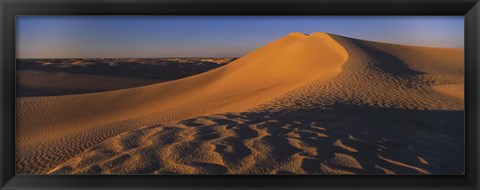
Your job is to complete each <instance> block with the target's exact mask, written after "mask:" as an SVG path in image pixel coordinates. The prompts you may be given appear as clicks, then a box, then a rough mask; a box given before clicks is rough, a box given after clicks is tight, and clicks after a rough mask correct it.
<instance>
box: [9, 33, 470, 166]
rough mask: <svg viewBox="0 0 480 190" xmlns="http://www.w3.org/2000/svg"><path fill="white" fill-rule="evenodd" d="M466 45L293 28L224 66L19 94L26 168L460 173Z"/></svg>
mask: <svg viewBox="0 0 480 190" xmlns="http://www.w3.org/2000/svg"><path fill="white" fill-rule="evenodd" d="M463 81H464V58H463V49H455V48H432V47H417V46H406V45H396V44H387V43H381V42H372V41H365V40H359V39H352V38H348V37H343V36H338V35H333V34H327V33H320V32H317V33H312V34H310V35H306V34H302V33H298V32H294V33H291V34H289V35H287V36H285V37H283V38H280V39H278V40H276V41H273V42H271V43H269V44H267V45H265V46H263V47H260V48H258V49H256V50H254V51H252V52H251V53H249V54H247V55H245V56H242V57H240V58H239V59H237V60H235V61H233V62H230V63H228V64H226V65H224V66H221V67H218V68H216V69H212V70H210V71H207V72H203V73H200V74H196V75H193V76H188V77H184V78H181V79H177V80H171V81H167V82H161V83H157V84H152V85H146V86H140V87H134V88H126V89H120V90H112V91H107V92H97V93H87V94H74V95H63V96H45V97H20V98H18V99H17V142H18V143H17V155H16V156H17V173H24V174H25V173H27V174H28V173H36V174H39V173H40V174H41V173H49V174H462V173H463V172H464V164H463V163H464V162H463V161H464V146H463V145H464V139H463V131H464V128H463V113H464V111H463V110H464V100H463V84H464V82H463Z"/></svg>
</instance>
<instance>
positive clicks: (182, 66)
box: [16, 58, 234, 97]
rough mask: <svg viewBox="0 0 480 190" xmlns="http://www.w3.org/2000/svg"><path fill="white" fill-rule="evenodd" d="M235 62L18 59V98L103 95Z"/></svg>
mask: <svg viewBox="0 0 480 190" xmlns="http://www.w3.org/2000/svg"><path fill="white" fill-rule="evenodd" d="M232 60H234V59H233V58H149V59H140V58H136V59H113V58H111V59H18V60H17V69H18V70H17V73H16V78H17V94H16V95H17V97H32V96H58V95H68V94H80V93H91V92H104V91H111V90H119V89H125V88H132V87H139V86H145V85H149V84H155V83H159V82H165V81H171V80H176V79H180V78H184V77H188V76H192V75H196V74H199V73H202V72H206V71H209V70H211V69H214V68H217V67H219V66H222V65H224V64H226V63H229V62H231V61H232Z"/></svg>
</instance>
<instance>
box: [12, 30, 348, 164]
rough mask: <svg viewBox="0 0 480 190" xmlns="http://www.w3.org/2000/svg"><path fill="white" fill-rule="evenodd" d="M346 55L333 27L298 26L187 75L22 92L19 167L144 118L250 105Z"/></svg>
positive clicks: (337, 65) (65, 153)
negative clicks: (117, 86) (69, 91)
mask: <svg viewBox="0 0 480 190" xmlns="http://www.w3.org/2000/svg"><path fill="white" fill-rule="evenodd" d="M347 59H348V54H347V52H346V51H345V49H343V47H342V46H341V45H339V44H338V43H337V42H335V41H334V40H333V39H332V38H331V37H330V36H329V35H327V34H324V33H318V34H315V35H310V36H307V35H304V34H300V33H292V34H290V35H288V36H285V37H283V38H281V39H279V40H276V41H274V42H272V43H270V44H268V45H266V46H264V47H262V48H259V49H257V50H255V51H253V52H252V53H250V54H247V55H245V56H244V57H242V58H240V59H238V60H236V61H234V62H232V63H230V64H228V65H226V66H224V67H221V68H218V69H215V70H212V71H209V72H206V73H202V74H199V75H195V76H192V77H187V78H184V79H181V80H176V81H172V82H166V83H160V84H157V85H151V86H145V87H140V88H132V89H126V90H118V91H111V92H106V93H92V94H85V95H69V96H60V97H38V98H19V99H18V102H17V110H18V112H17V125H18V126H19V127H18V131H17V135H18V142H19V146H18V147H17V148H18V150H19V153H18V156H19V167H18V168H19V170H20V171H33V172H43V170H45V169H48V168H49V167H51V166H53V165H55V164H59V163H60V162H62V161H64V160H65V159H67V158H69V157H70V156H72V155H74V154H76V153H79V152H81V151H82V150H84V149H85V148H86V147H88V146H91V145H93V144H95V143H96V142H100V141H101V140H103V139H105V138H107V137H110V136H113V135H115V134H118V133H120V132H122V131H126V130H131V129H135V128H138V127H141V126H146V125H151V124H156V123H161V122H166V121H173V120H178V119H182V118H187V117H193V116H196V115H205V114H210V113H218V112H225V111H243V110H246V109H248V108H251V107H254V106H256V105H259V104H261V103H264V102H265V101H267V100H269V99H272V98H273V97H275V96H277V95H279V94H282V93H283V92H285V91H288V90H290V89H292V88H294V87H296V86H299V85H301V84H304V83H306V82H308V81H311V80H313V79H317V80H318V79H326V78H329V77H332V76H334V75H335V74H338V73H339V72H340V71H341V65H342V63H343V62H345V61H346V60H347ZM319 63H320V64H319ZM62 139H63V140H66V141H68V143H71V144H70V145H65V146H66V147H65V148H62V146H61V145H58V144H56V143H60V141H62ZM63 143H67V142H65V141H64V142H63ZM72 144H73V145H72ZM72 146H74V147H72ZM42 147H44V148H42ZM35 150H37V151H45V150H49V152H42V153H38V152H35ZM39 154H47V155H51V154H58V155H56V156H53V157H52V158H49V159H48V162H49V163H45V166H41V165H40V166H36V167H37V168H35V169H33V170H32V168H28V167H31V166H29V162H30V161H31V160H29V159H33V158H32V157H34V156H38V155H39Z"/></svg>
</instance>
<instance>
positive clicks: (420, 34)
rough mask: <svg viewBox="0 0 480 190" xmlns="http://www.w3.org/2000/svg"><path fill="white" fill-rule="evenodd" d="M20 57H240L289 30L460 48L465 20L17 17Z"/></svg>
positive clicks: (270, 17)
mask: <svg viewBox="0 0 480 190" xmlns="http://www.w3.org/2000/svg"><path fill="white" fill-rule="evenodd" d="M16 27H17V30H16V34H17V58H115V57H121V58H144V57H150V58H156V57H229V56H235V57H238V56H241V55H243V54H245V53H248V52H250V51H252V50H254V49H256V48H258V47H260V46H262V45H264V44H266V43H268V42H271V41H274V40H276V39H278V38H280V37H282V36H285V35H287V34H289V33H291V32H295V31H296V32H302V33H312V32H317V31H318V32H328V33H334V34H339V35H343V36H348V37H353V38H359V39H366V40H375V41H383V42H389V43H398V44H410V45H422V46H435V47H459V48H463V44H464V42H463V40H464V37H463V36H464V18H463V16H17V26H16Z"/></svg>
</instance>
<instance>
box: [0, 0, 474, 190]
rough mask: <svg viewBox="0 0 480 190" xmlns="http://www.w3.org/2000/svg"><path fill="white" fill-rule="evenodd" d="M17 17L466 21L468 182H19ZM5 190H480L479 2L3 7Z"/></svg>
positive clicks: (123, 178)
mask: <svg viewBox="0 0 480 190" xmlns="http://www.w3.org/2000/svg"><path fill="white" fill-rule="evenodd" d="M17 15H464V16H465V71H466V72H465V76H466V77H465V80H466V81H465V124H466V128H465V134H466V136H465V143H466V144H465V150H466V162H465V164H466V167H465V175H451V176H450V175H441V176H438V175H425V176H423V175H422V176H418V175H385V176H376V175H375V176H368V175H367V176H365V175H361V176H356V175H347V176H331V175H327V176H305V175H296V176H271V175H259V176H257V175H250V176H248V175H231V176H211V175H208V176H205V175H195V176H191V175H182V176H162V175H103V176H95V175H15V152H14V151H15V16H17ZM0 20H1V25H0V27H1V30H0V32H1V33H0V38H1V39H0V42H1V47H0V48H1V49H0V58H1V64H0V71H1V74H0V75H1V77H0V84H1V88H0V89H1V93H0V105H1V111H0V112H1V114H0V121H1V124H0V129H1V130H0V139H1V140H0V170H1V171H0V187H1V189H116V188H118V189H125V188H127V189H173V188H176V189H225V188H232V189H278V188H282V189H299V188H303V189H342V188H343V189H345V188H347V189H350V188H359V189H376V188H378V189H399V188H400V189H425V188H434V189H479V169H480V168H479V166H480V165H479V141H478V139H479V138H480V134H479V130H478V127H479V125H478V124H479V122H478V121H479V113H478V109H479V107H480V104H479V101H478V100H479V93H478V90H479V88H478V87H479V80H480V78H479V76H480V70H479V66H478V65H479V54H480V49H479V44H480V41H479V36H480V31H479V30H480V3H479V1H478V0H297V1H295V0H277V1H267V0H231V1H225V0H223V1H222V0H204V1H201V2H200V1H193V0H104V1H91V0H61V1H60V0H0Z"/></svg>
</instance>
